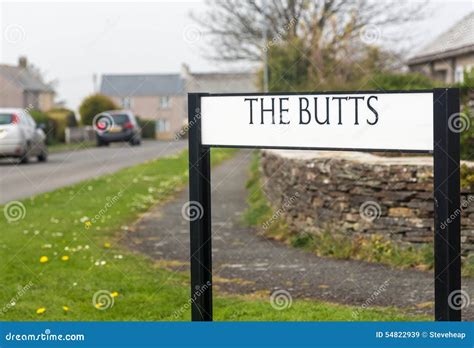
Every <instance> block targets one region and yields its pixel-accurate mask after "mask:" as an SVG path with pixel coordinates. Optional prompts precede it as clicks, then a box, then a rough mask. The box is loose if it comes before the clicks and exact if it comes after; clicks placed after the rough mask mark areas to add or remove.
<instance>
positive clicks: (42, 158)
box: [38, 150, 48, 162]
mask: <svg viewBox="0 0 474 348" xmlns="http://www.w3.org/2000/svg"><path fill="white" fill-rule="evenodd" d="M47 160H48V152H47V151H46V150H43V151H42V152H41V153H40V154H39V155H38V161H39V162H46V161H47Z"/></svg>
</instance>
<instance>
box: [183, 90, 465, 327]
mask: <svg viewBox="0 0 474 348" xmlns="http://www.w3.org/2000/svg"><path fill="white" fill-rule="evenodd" d="M390 93H431V94H432V95H433V150H430V151H427V150H406V149H401V150H397V149H372V148H371V149H360V148H325V147H314V148H313V147H311V148H310V147H280V146H250V145H238V146H229V145H203V144H202V138H201V97H222V96H279V95H280V96H281V95H325V94H331V95H333V94H375V95H377V94H390ZM459 112H460V102H459V89H457V88H436V89H433V90H411V91H330V92H308V93H298V92H296V93H295V92H279V93H229V94H222V93H217V94H211V93H189V94H188V127H189V128H188V129H189V201H190V202H193V203H194V204H196V205H198V206H200V208H202V214H200V216H199V217H198V218H197V219H191V221H190V247H191V249H190V269H191V317H192V320H193V321H212V317H213V316H212V313H213V303H212V243H211V230H212V221H211V219H212V218H211V159H210V151H211V148H212V147H227V148H250V149H262V148H268V149H293V150H320V151H357V152H377V151H384V152H403V153H426V154H432V155H433V159H434V163H433V174H434V258H435V265H434V291H435V311H434V312H435V313H434V319H435V320H436V321H460V320H461V309H460V308H457V307H455V306H453V305H450V303H449V302H450V301H449V297H450V294H453V293H454V292H456V291H460V290H461V214H459V213H458V214H454V212H456V211H457V212H459V211H461V201H460V193H461V187H460V185H461V184H460V134H459V132H457V131H455V130H453V129H452V128H453V127H452V126H451V125H452V124H456V121H458V118H459V117H460V114H459ZM453 216H454V218H453ZM446 221H450V223H449V224H445V223H444V222H446ZM442 226H444V227H442Z"/></svg>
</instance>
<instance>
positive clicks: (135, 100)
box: [100, 64, 257, 140]
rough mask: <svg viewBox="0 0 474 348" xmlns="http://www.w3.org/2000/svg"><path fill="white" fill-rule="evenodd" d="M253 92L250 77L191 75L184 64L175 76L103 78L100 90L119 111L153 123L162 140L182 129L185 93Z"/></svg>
mask: <svg viewBox="0 0 474 348" xmlns="http://www.w3.org/2000/svg"><path fill="white" fill-rule="evenodd" d="M256 91H257V87H256V75H255V74H254V73H251V72H237V73H192V72H191V71H190V69H189V67H188V66H187V65H185V64H183V66H182V69H181V72H180V73H179V74H125V75H123V74H122V75H115V74H106V75H103V76H102V80H101V87H100V93H101V94H104V95H106V96H108V97H110V98H111V99H112V100H113V101H114V102H115V103H116V104H117V105H119V106H120V107H122V108H124V109H130V110H132V111H133V112H134V113H135V114H136V115H138V116H139V117H140V118H141V119H142V120H145V121H149V122H154V123H155V129H156V137H157V138H158V139H163V140H164V139H173V138H175V137H176V136H177V134H179V133H180V131H181V130H182V129H183V127H185V126H186V124H187V120H188V115H187V93H190V92H211V93H218V92H221V93H228V92H256Z"/></svg>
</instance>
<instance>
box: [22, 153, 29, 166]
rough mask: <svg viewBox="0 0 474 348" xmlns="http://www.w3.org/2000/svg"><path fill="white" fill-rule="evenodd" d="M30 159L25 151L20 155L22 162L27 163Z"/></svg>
mask: <svg viewBox="0 0 474 348" xmlns="http://www.w3.org/2000/svg"><path fill="white" fill-rule="evenodd" d="M29 161H30V159H29V158H28V153H25V154H24V155H23V156H21V157H20V164H27V163H28V162H29Z"/></svg>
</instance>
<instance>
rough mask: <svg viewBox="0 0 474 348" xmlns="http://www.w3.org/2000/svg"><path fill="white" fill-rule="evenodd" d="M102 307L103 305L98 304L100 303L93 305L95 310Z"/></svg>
mask: <svg viewBox="0 0 474 348" xmlns="http://www.w3.org/2000/svg"><path fill="white" fill-rule="evenodd" d="M102 306H103V304H102V303H100V302H99V303H96V304H95V308H100V307H102Z"/></svg>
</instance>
